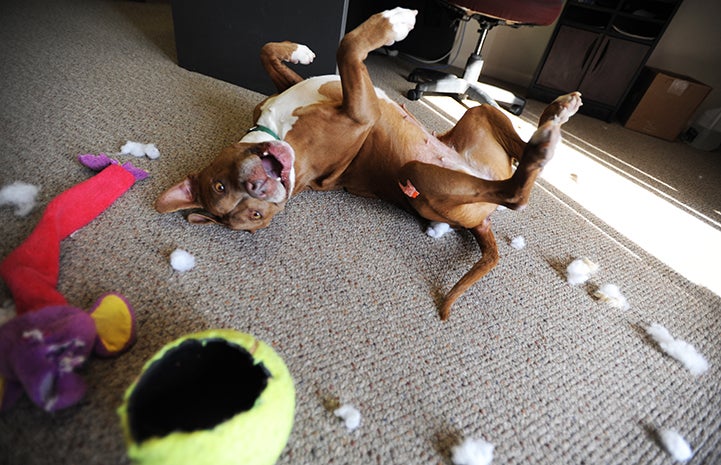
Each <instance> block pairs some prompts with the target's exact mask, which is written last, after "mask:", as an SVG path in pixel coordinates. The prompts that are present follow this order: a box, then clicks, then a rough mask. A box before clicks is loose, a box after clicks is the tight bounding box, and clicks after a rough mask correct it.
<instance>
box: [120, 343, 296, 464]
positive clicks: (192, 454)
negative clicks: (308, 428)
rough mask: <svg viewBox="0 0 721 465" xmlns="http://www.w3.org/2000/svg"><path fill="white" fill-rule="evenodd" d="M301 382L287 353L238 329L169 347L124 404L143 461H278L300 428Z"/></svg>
mask: <svg viewBox="0 0 721 465" xmlns="http://www.w3.org/2000/svg"><path fill="white" fill-rule="evenodd" d="M294 413H295V388H294V386H293V379H292V378H291V376H290V373H289V372H288V369H287V367H286V366H285V363H284V362H283V359H281V358H280V356H279V355H278V354H277V353H276V352H275V351H274V350H273V349H271V348H270V347H269V346H268V345H266V344H265V343H264V342H262V341H260V340H258V339H255V338H254V337H253V336H251V335H249V334H246V333H241V332H238V331H234V330H211V331H204V332H201V333H196V334H191V335H188V336H186V337H183V338H181V339H178V340H176V341H174V342H172V343H170V344H168V345H166V346H165V347H164V348H163V349H161V350H160V351H159V352H158V353H157V354H156V355H155V356H153V358H152V359H150V360H149V361H148V362H147V363H146V364H145V366H144V367H143V370H142V372H141V374H140V376H139V377H138V379H137V380H136V381H135V382H134V383H133V384H132V385H131V386H130V387H129V388H128V390H127V391H126V393H125V397H124V402H123V405H122V406H121V407H120V408H119V409H118V414H119V415H120V421H121V423H122V427H123V431H124V433H125V440H126V444H127V447H128V456H129V457H130V458H131V459H132V460H133V462H135V463H137V464H147V465H161V464H168V465H171V464H172V465H180V464H193V465H203V464H216V465H226V464H228V465H230V464H244V465H271V464H273V463H275V462H276V461H277V460H278V457H279V456H280V454H281V452H282V451H283V448H284V447H285V444H286V443H287V441H288V437H289V436H290V431H291V429H292V427H293V416H294Z"/></svg>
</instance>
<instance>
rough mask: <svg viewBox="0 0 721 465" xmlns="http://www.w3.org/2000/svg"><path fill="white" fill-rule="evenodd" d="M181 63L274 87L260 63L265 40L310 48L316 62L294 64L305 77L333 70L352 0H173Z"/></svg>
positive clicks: (268, 90) (249, 84) (244, 83)
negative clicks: (305, 64) (290, 42)
mask: <svg viewBox="0 0 721 465" xmlns="http://www.w3.org/2000/svg"><path fill="white" fill-rule="evenodd" d="M171 5H172V10H173V25H174V28H175V45H176V49H177V53H178V64H179V65H180V66H182V67H183V68H186V69H188V70H190V71H196V72H199V73H201V74H205V75H208V76H212V77H214V78H218V79H221V80H223V81H227V82H230V83H233V84H236V85H239V86H241V87H245V88H247V89H251V90H254V91H256V92H260V93H263V94H272V93H275V92H276V89H275V87H274V86H273V83H272V82H271V81H270V79H269V78H268V76H267V74H266V73H265V71H264V70H263V67H262V65H261V63H260V58H259V57H260V49H261V47H262V46H263V45H264V44H265V43H267V42H280V41H283V40H290V41H292V42H297V43H301V44H304V45H307V46H308V47H310V49H311V50H313V52H315V54H316V59H315V61H314V62H313V63H312V64H310V65H307V66H301V65H298V66H295V67H294V66H291V67H293V68H294V69H295V70H296V72H297V73H298V74H300V75H301V76H303V77H310V76H318V75H324V74H334V73H335V72H336V60H335V54H336V50H337V48H338V43H339V42H340V39H341V38H342V37H343V34H344V33H345V22H346V11H347V8H348V0H306V1H303V2H297V1H295V0H274V1H272V2H245V1H238V0H203V1H198V0H172V2H171Z"/></svg>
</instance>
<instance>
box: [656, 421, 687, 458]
mask: <svg viewBox="0 0 721 465" xmlns="http://www.w3.org/2000/svg"><path fill="white" fill-rule="evenodd" d="M658 436H659V438H660V439H661V443H662V444H663V447H664V448H665V449H666V451H667V452H668V453H669V454H671V457H673V459H674V460H677V461H679V462H686V461H687V460H689V459H690V458H691V457H693V451H692V450H691V446H690V445H689V444H688V442H686V440H685V439H684V438H683V436H681V435H680V434H679V433H678V431H675V430H672V429H665V430H662V431H659V433H658Z"/></svg>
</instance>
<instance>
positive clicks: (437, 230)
mask: <svg viewBox="0 0 721 465" xmlns="http://www.w3.org/2000/svg"><path fill="white" fill-rule="evenodd" d="M452 229H453V228H451V225H449V224H448V223H440V222H438V221H431V224H430V225H428V229H426V234H428V235H429V236H431V237H433V238H435V239H438V238H440V237H443V236H445V235H446V233H448V232H449V231H451V230H452Z"/></svg>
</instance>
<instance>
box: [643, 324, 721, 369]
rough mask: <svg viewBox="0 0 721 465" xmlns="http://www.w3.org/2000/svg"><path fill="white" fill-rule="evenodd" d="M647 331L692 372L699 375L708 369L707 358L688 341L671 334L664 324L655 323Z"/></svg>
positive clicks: (669, 353)
mask: <svg viewBox="0 0 721 465" xmlns="http://www.w3.org/2000/svg"><path fill="white" fill-rule="evenodd" d="M646 333H648V335H649V336H651V337H652V338H653V340H654V341H656V343H657V344H658V346H659V347H660V348H661V350H663V351H664V352H666V353H667V354H668V355H670V356H671V357H673V358H675V359H676V360H678V361H679V362H681V363H682V364H683V365H684V366H685V367H686V369H688V371H690V372H691V374H693V375H695V376H699V375H702V374H704V373H706V370H708V361H707V360H706V358H705V357H704V356H703V355H701V354H700V353H698V351H696V348H695V347H694V346H692V345H691V344H689V343H688V342H686V341H682V340H681V339H676V338H674V337H673V336H671V333H670V332H669V331H668V329H666V328H665V327H664V326H662V325H660V324H658V323H653V324H652V325H651V326H649V327H648V328H646Z"/></svg>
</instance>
